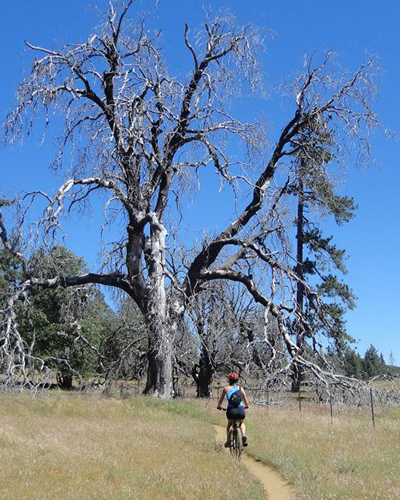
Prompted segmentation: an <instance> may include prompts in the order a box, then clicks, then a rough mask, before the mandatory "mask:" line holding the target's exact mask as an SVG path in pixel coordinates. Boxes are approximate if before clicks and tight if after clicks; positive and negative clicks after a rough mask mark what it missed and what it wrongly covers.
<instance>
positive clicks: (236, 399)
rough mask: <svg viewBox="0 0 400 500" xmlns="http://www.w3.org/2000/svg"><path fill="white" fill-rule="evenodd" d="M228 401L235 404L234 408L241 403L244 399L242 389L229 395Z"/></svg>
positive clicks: (232, 404)
mask: <svg viewBox="0 0 400 500" xmlns="http://www.w3.org/2000/svg"><path fill="white" fill-rule="evenodd" d="M228 401H229V403H230V404H231V406H233V407H234V408H237V407H238V406H239V405H240V403H241V402H242V401H243V393H242V391H241V390H240V389H238V390H237V391H235V392H233V393H232V394H231V395H230V396H229V398H228Z"/></svg>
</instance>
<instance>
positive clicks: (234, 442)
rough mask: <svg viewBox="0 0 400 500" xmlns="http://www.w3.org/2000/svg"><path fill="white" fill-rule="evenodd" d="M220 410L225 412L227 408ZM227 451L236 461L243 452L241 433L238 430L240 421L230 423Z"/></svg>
mask: <svg viewBox="0 0 400 500" xmlns="http://www.w3.org/2000/svg"><path fill="white" fill-rule="evenodd" d="M221 409H222V410H223V411H227V408H221ZM229 450H230V452H231V455H232V456H234V457H236V458H237V459H239V458H240V455H241V454H242V451H243V436H242V431H241V429H240V420H233V421H232V429H231V435H230V446H229Z"/></svg>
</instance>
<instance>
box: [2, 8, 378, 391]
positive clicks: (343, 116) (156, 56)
mask: <svg viewBox="0 0 400 500" xmlns="http://www.w3.org/2000/svg"><path fill="white" fill-rule="evenodd" d="M133 3H134V2H133V0H130V1H128V3H127V4H126V5H124V4H119V3H118V4H115V3H114V2H112V1H111V2H110V9H109V12H108V15H107V20H106V22H105V24H104V25H103V26H102V27H101V29H99V30H98V32H97V33H96V34H92V35H90V36H89V38H88V39H87V41H86V42H85V43H83V44H78V45H76V44H75V45H66V46H65V47H62V48H61V49H60V50H49V49H46V48H42V47H36V46H34V45H32V44H30V43H27V45H28V47H30V48H31V49H32V50H33V51H34V52H35V54H36V56H37V57H36V59H35V61H34V63H33V65H32V72H31V74H30V76H29V77H28V78H27V79H26V80H25V81H23V82H22V84H21V85H20V87H19V89H18V105H17V107H16V109H15V111H14V112H13V113H11V114H10V116H9V118H8V122H7V135H8V137H9V139H11V140H13V139H15V138H16V137H18V136H19V135H21V133H22V132H23V130H24V129H26V128H27V127H28V128H29V127H30V126H31V122H32V118H33V117H34V116H35V115H37V116H43V113H41V110H42V109H44V110H45V111H46V113H48V114H47V115H46V116H47V118H46V123H47V121H49V120H50V114H49V112H50V110H56V111H57V110H58V111H59V112H60V113H61V114H62V116H63V117H64V119H65V125H64V130H63V134H62V137H61V138H60V152H59V156H58V158H57V161H56V165H57V166H60V165H61V162H62V157H63V154H64V152H66V151H68V152H69V153H71V152H72V156H73V158H74V160H75V163H74V165H73V167H72V170H71V171H70V172H68V174H69V177H67V179H66V180H65V182H64V183H63V184H62V185H61V186H60V187H59V189H58V191H57V193H56V194H55V195H54V196H48V195H44V193H41V192H40V193H39V192H36V193H32V194H31V196H30V197H29V196H28V197H26V198H25V200H26V201H29V203H30V202H31V201H32V199H33V197H37V196H42V195H44V196H45V200H48V205H47V209H46V211H45V214H44V216H43V218H42V219H41V220H40V221H39V223H38V225H37V226H36V227H37V231H38V234H40V235H41V236H42V237H43V238H44V240H45V241H49V238H51V237H52V236H54V235H55V234H57V231H58V230H60V229H61V224H62V216H63V213H64V212H65V211H67V210H70V209H73V208H75V207H82V206H85V204H86V203H87V202H88V200H89V198H90V197H92V196H94V195H95V194H96V193H97V194H101V195H102V196H104V194H106V197H107V198H106V201H105V203H104V216H105V221H106V224H113V223H121V221H123V222H124V224H125V227H126V230H125V231H124V232H123V233H122V234H121V236H120V239H119V240H118V241H114V242H112V243H111V242H108V245H107V247H106V252H105V254H106V257H105V262H104V265H103V266H102V269H103V270H105V269H108V272H104V271H103V272H100V273H99V272H90V273H87V274H84V275H80V276H54V277H53V278H51V279H39V278H37V277H35V276H32V275H30V273H29V269H27V268H26V267H25V269H24V271H25V281H24V283H23V285H22V289H25V290H26V289H28V288H30V287H35V286H39V287H50V288H51V287H58V286H64V287H69V286H76V285H82V284H85V283H98V284H102V285H107V286H111V287H116V288H118V289H121V290H123V291H124V292H126V293H127V294H128V295H129V296H130V297H131V298H132V300H134V302H135V303H136V304H137V306H138V307H139V309H140V311H141V312H142V314H143V316H144V318H145V322H146V325H147V329H148V331H149V339H150V340H149V348H148V374H147V385H146V392H147V393H154V394H158V395H160V396H162V397H165V398H169V397H170V396H171V395H172V393H173V387H172V386H173V384H172V363H173V352H174V345H173V344H174V338H175V333H176V329H177V322H178V319H179V317H180V315H182V313H183V312H184V310H185V307H186V305H187V303H188V301H189V299H190V298H191V297H192V296H193V295H194V294H195V293H197V292H199V291H201V289H202V287H203V286H204V284H205V283H206V282H208V281H210V280H221V279H222V280H230V281H233V282H237V283H240V284H242V285H243V286H244V287H245V288H246V289H247V291H248V292H249V293H250V294H251V296H252V297H253V299H254V300H255V301H256V302H258V303H259V304H261V305H262V306H264V307H265V308H266V317H269V316H271V315H272V316H273V317H274V318H275V321H276V324H277V325H278V327H279V331H280V334H281V336H282V339H283V341H284V343H285V345H286V347H287V350H288V353H289V355H290V358H291V359H295V360H296V362H297V363H300V364H303V365H304V366H309V367H310V368H312V369H314V370H316V372H318V374H320V373H321V374H322V372H323V371H322V369H321V368H319V367H318V366H317V365H312V364H311V363H309V362H308V361H307V360H306V359H305V358H303V357H302V355H301V353H300V352H299V349H298V347H297V346H296V344H295V342H293V341H292V338H291V336H290V334H289V332H288V329H287V326H286V321H287V319H288V317H289V316H290V315H292V316H293V315H296V314H297V315H299V314H301V312H300V311H299V310H298V309H297V308H296V297H295V295H296V283H297V282H299V281H300V282H302V281H303V280H302V279H301V277H299V276H298V275H297V274H296V272H295V271H293V261H294V260H295V259H294V258H293V256H292V249H291V247H290V245H289V244H288V240H289V238H288V237H287V229H286V226H285V219H284V215H283V212H282V207H285V206H286V205H285V204H284V199H285V193H286V185H285V184H284V185H283V186H279V181H280V179H282V177H284V176H285V175H286V176H290V175H291V173H290V158H291V157H293V155H296V154H298V152H299V151H300V150H301V151H302V154H303V156H307V155H311V154H312V152H313V149H315V147H316V146H318V141H319V140H320V139H319V137H318V135H315V134H313V133H312V132H310V131H311V130H312V127H309V126H308V125H309V124H310V122H312V123H315V122H318V123H320V124H321V127H328V128H332V129H335V134H336V143H335V144H333V145H331V149H332V157H335V155H336V156H337V157H339V156H340V154H341V149H342V146H343V145H346V144H347V145H348V144H349V141H352V140H354V141H355V142H356V143H357V144H358V145H359V146H361V148H360V149H359V151H360V152H366V153H368V149H369V143H368V131H369V129H370V128H372V127H374V126H376V125H377V120H376V117H375V115H374V113H373V111H372V110H371V107H370V104H369V102H370V101H369V97H370V92H371V91H372V90H373V82H372V66H373V65H372V61H371V60H368V61H367V62H366V63H364V64H362V65H361V66H360V68H359V69H358V70H357V71H356V72H355V73H353V74H346V73H341V74H339V75H336V76H335V74H334V71H333V68H332V67H330V60H331V57H332V55H331V54H327V56H326V60H325V61H324V62H323V63H322V64H321V65H320V66H318V67H312V65H311V64H308V65H306V67H305V71H304V73H303V74H301V75H300V76H299V78H298V79H297V81H296V83H295V85H294V87H292V88H291V94H292V95H294V110H293V115H292V116H291V117H290V118H289V119H288V120H287V122H286V123H285V124H284V126H283V128H282V131H281V133H280V135H279V137H278V138H277V140H276V142H275V144H274V145H273V147H272V148H271V149H270V150H267V149H266V145H265V141H264V137H263V128H262V127H261V126H260V124H257V123H253V124H249V123H243V122H241V121H240V120H238V119H237V118H235V117H233V116H231V115H230V114H229V113H228V109H229V103H230V102H231V100H232V98H234V97H235V92H239V91H240V89H241V88H245V89H247V90H248V91H249V92H250V91H252V90H253V89H255V88H257V87H258V86H259V85H260V74H259V72H258V64H257V51H258V50H259V49H260V47H261V45H262V40H261V37H260V34H259V32H258V31H257V30H256V29H255V28H254V27H251V26H245V27H241V26H236V25H235V24H234V22H233V20H232V19H231V18H230V17H228V16H227V17H218V18H216V19H214V20H212V21H210V22H207V24H206V25H205V28H204V30H203V31H201V32H199V33H198V34H197V35H196V37H194V38H193V37H192V36H191V32H190V30H189V27H188V26H186V27H185V29H184V33H183V43H184V44H185V46H186V48H187V50H188V51H189V53H190V54H191V57H192V59H193V66H192V68H191V70H190V74H189V77H188V78H187V79H183V80H179V79H178V78H177V77H173V76H171V75H170V74H169V73H168V71H167V68H166V65H165V64H164V61H163V58H162V53H161V51H160V50H159V49H158V47H157V44H158V43H159V39H158V37H157V34H155V35H153V36H151V35H149V31H148V30H147V29H145V27H144V24H143V22H142V23H138V24H136V25H135V24H133V23H132V22H131V21H129V20H128V12H129V10H130V8H131V6H132V4H133ZM232 82H235V84H234V85H232ZM246 85H247V87H246ZM247 90H246V91H247ZM232 139H234V141H235V143H236V144H238V143H239V142H241V143H242V144H243V145H244V146H245V147H244V148H241V149H240V148H239V147H238V148H237V152H236V153H235V155H232V150H231V148H230V147H229V146H230V142H231V141H232ZM242 149H243V150H246V151H247V152H248V154H247V155H243V157H242V159H240V158H239V160H238V158H237V157H236V155H237V154H239V153H238V152H239V151H240V150H242ZM205 168H207V169H210V168H212V169H214V170H215V172H216V173H217V175H218V176H219V178H220V179H221V183H222V184H225V183H226V184H228V185H230V186H231V187H232V189H233V192H234V193H237V192H239V191H238V189H240V187H241V186H242V189H244V190H247V192H248V191H249V190H250V199H247V201H246V199H243V198H240V197H237V198H236V197H235V198H236V211H237V214H236V216H235V217H234V220H233V221H232V222H230V223H229V224H228V225H227V226H226V228H225V229H223V230H222V231H221V232H220V233H219V234H214V235H210V236H208V237H206V238H205V240H204V241H203V242H202V245H201V248H200V250H198V251H195V250H192V251H191V252H187V253H186V255H191V256H192V260H189V258H188V257H183V258H182V259H181V260H180V262H177V259H178V257H177V256H176V255H175V253H174V252H173V254H170V253H169V247H168V244H169V243H170V242H171V239H170V237H169V235H168V232H170V233H172V232H173V231H174V228H173V226H171V225H170V224H169V223H168V217H167V215H166V213H167V212H166V210H167V204H168V202H169V201H173V200H175V199H177V200H178V202H179V196H178V190H179V186H180V185H181V184H182V183H185V182H186V180H187V178H188V176H195V177H196V176H198V177H200V176H201V174H202V171H203V170H204V169H205ZM278 172H279V175H278ZM101 199H102V198H101ZM285 210H286V208H285ZM23 213H24V212H22V214H23ZM3 241H6V240H5V239H4V238H3ZM170 250H172V249H170ZM21 259H22V260H21V262H25V260H24V259H23V257H21ZM304 290H305V292H304V293H305V294H307V296H308V297H309V299H310V300H312V301H314V303H315V304H316V308H317V305H318V301H319V299H318V296H317V294H316V293H315V291H313V290H312V289H311V287H310V286H308V285H307V284H306V283H304ZM325 327H326V331H327V332H328V331H329V320H328V319H326V321H325ZM321 376H322V375H321Z"/></svg>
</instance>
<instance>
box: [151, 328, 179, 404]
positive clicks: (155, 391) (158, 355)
mask: <svg viewBox="0 0 400 500" xmlns="http://www.w3.org/2000/svg"><path fill="white" fill-rule="evenodd" d="M147 359H148V368H147V382H146V387H145V390H144V393H145V394H152V395H154V396H158V397H160V398H162V399H170V398H172V397H173V396H174V391H173V384H172V360H173V335H171V333H170V332H166V331H164V332H160V331H158V332H157V333H156V334H154V332H153V334H151V335H150V340H149V350H148V355H147Z"/></svg>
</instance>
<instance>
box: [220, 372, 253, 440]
mask: <svg viewBox="0 0 400 500" xmlns="http://www.w3.org/2000/svg"><path fill="white" fill-rule="evenodd" d="M227 378H228V381H229V385H227V386H226V387H224V389H223V391H222V394H221V397H220V398H219V401H218V406H217V408H218V410H222V406H221V405H222V403H223V401H224V398H225V397H226V399H227V400H228V408H227V411H226V416H227V418H228V425H227V427H226V436H227V439H226V443H225V448H229V446H230V438H231V432H232V425H233V421H234V420H239V421H240V430H241V431H242V436H243V446H247V444H248V443H247V437H246V427H245V425H244V423H243V420H244V419H245V411H244V410H245V409H247V408H248V407H249V403H248V401H247V397H246V393H245V391H244V389H243V388H242V387H240V385H238V380H239V375H238V374H237V373H229V375H227ZM235 393H238V394H239V397H237V394H235ZM233 394H235V396H236V399H237V400H240V399H241V400H240V402H239V404H237V402H233V400H232V395H233ZM235 396H234V399H235Z"/></svg>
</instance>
